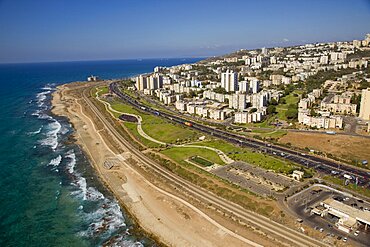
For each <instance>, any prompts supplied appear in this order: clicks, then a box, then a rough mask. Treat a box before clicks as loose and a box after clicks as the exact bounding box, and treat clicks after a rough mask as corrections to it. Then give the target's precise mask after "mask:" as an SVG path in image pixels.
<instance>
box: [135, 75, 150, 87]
mask: <svg viewBox="0 0 370 247" xmlns="http://www.w3.org/2000/svg"><path fill="white" fill-rule="evenodd" d="M135 86H136V89H137V90H139V91H143V90H144V89H146V88H148V84H147V78H146V77H145V76H143V75H140V76H137V77H136V84H135Z"/></svg>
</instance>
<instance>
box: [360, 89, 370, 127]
mask: <svg viewBox="0 0 370 247" xmlns="http://www.w3.org/2000/svg"><path fill="white" fill-rule="evenodd" d="M359 117H360V118H362V119H363V120H370V88H367V89H363V90H362V96H361V105H360V114H359Z"/></svg>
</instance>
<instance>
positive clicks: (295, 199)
mask: <svg viewBox="0 0 370 247" xmlns="http://www.w3.org/2000/svg"><path fill="white" fill-rule="evenodd" d="M328 198H333V199H334V200H336V201H339V202H341V203H344V204H346V205H348V206H351V207H353V208H356V209H359V210H370V203H368V202H366V201H364V200H361V199H358V198H354V197H352V196H351V195H350V194H347V193H342V192H340V191H336V190H333V189H330V188H326V187H318V186H313V187H310V188H309V189H307V190H304V191H302V192H300V193H298V194H296V195H294V196H292V197H290V198H288V200H287V203H288V207H289V208H290V209H291V210H292V211H293V212H294V213H295V214H296V216H297V218H300V219H301V220H302V224H304V225H308V226H310V227H312V228H314V229H315V230H317V231H319V232H322V233H323V234H324V235H325V238H330V239H331V240H336V241H342V242H348V243H351V244H353V245H356V246H369V243H370V229H367V230H365V227H364V226H363V225H357V229H355V230H353V231H351V232H350V233H345V232H344V231H341V230H339V229H338V228H337V227H336V226H335V223H336V222H337V221H338V218H337V217H335V216H332V215H331V214H328V215H326V216H325V217H321V216H319V215H316V214H314V213H312V212H311V210H312V209H313V208H315V207H316V206H318V205H320V202H322V201H324V200H326V199H328Z"/></svg>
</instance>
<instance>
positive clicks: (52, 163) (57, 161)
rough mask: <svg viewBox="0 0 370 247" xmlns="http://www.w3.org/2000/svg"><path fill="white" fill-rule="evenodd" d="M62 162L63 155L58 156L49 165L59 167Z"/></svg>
mask: <svg viewBox="0 0 370 247" xmlns="http://www.w3.org/2000/svg"><path fill="white" fill-rule="evenodd" d="M60 162H62V156H61V155H58V157H56V158H54V159H52V160H51V161H50V162H49V165H51V166H58V165H59V164H60Z"/></svg>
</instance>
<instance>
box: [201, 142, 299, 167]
mask: <svg viewBox="0 0 370 247" xmlns="http://www.w3.org/2000/svg"><path fill="white" fill-rule="evenodd" d="M197 145H203V146H208V147H213V148H217V149H219V150H221V151H223V152H224V153H226V154H227V155H228V156H229V157H230V158H232V159H234V160H239V161H245V162H247V163H249V164H252V165H256V166H259V167H262V168H264V169H268V170H273V171H275V172H279V173H284V174H290V173H291V172H292V171H293V170H295V169H297V168H299V166H298V165H294V164H293V163H290V162H287V161H285V160H281V159H278V158H275V157H273V156H269V155H265V154H263V153H257V152H252V151H251V150H249V149H246V148H241V147H237V146H234V145H232V144H230V143H227V142H224V141H222V140H212V141H204V142H199V143H197Z"/></svg>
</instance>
